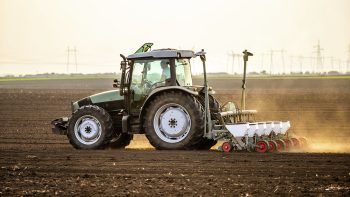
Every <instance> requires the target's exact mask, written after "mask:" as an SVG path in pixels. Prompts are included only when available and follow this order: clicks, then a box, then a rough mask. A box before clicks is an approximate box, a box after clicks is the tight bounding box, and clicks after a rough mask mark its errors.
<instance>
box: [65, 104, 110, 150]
mask: <svg viewBox="0 0 350 197" xmlns="http://www.w3.org/2000/svg"><path fill="white" fill-rule="evenodd" d="M112 131H113V121H112V119H111V117H110V115H109V114H108V113H107V112H106V111H105V110H104V109H103V108H100V107H98V106H94V105H88V106H82V107H81V108H79V109H78V110H76V111H75V112H74V113H73V115H72V118H71V119H70V120H69V124H68V134H67V136H68V139H69V142H70V143H71V144H72V145H73V147H74V148H76V149H101V148H104V147H105V146H106V144H107V143H108V142H109V141H110V140H111V134H112Z"/></svg>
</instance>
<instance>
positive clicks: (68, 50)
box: [67, 46, 78, 73]
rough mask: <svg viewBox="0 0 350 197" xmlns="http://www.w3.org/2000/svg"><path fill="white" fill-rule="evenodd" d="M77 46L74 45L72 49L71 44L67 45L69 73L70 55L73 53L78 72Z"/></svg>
mask: <svg viewBox="0 0 350 197" xmlns="http://www.w3.org/2000/svg"><path fill="white" fill-rule="evenodd" d="M77 52H78V50H77V47H75V46H74V48H73V49H71V48H70V47H69V46H68V47H67V73H69V65H70V56H71V53H72V55H73V57H74V64H75V72H76V73H78V59H77Z"/></svg>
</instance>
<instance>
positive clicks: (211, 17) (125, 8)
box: [0, 0, 350, 76]
mask: <svg viewBox="0 0 350 197" xmlns="http://www.w3.org/2000/svg"><path fill="white" fill-rule="evenodd" d="M318 41H320V45H321V47H322V48H323V50H322V56H323V58H324V59H323V64H324V66H323V67H322V68H318V67H317V65H316V63H315V62H316V60H315V57H316V53H315V51H316V48H315V46H316V45H317V42H318ZM145 42H153V43H154V45H153V48H177V49H190V50H195V51H197V50H201V49H205V51H207V60H208V63H207V64H208V68H207V69H208V71H209V72H227V71H229V72H241V71H242V70H243V68H242V66H241V64H242V59H241V58H240V59H238V58H236V59H234V62H232V58H231V57H230V56H228V54H231V53H232V52H233V53H241V52H242V51H243V50H244V49H248V50H249V51H251V52H253V53H254V54H255V56H253V57H251V59H250V60H249V63H248V71H260V70H262V69H263V70H269V69H270V70H271V69H273V71H272V72H282V64H283V69H286V70H285V71H286V72H288V71H297V70H298V69H302V70H303V69H304V71H305V70H307V69H314V70H316V71H317V70H320V69H321V70H325V69H333V70H336V69H338V65H339V67H340V65H345V64H346V63H347V62H346V61H347V58H348V54H349V45H350V1H349V0H307V1H306V0H221V1H212V0H177V1H165V0H147V1H142V0H128V1H117V0H0V76H1V75H6V74H15V75H19V74H37V73H44V72H56V73H68V72H70V73H71V72H73V73H74V72H79V73H96V72H119V62H120V60H121V59H120V57H119V54H120V53H122V54H125V55H129V54H131V53H133V52H135V51H136V50H137V49H138V48H139V47H140V46H141V45H142V44H143V43H145ZM68 47H69V48H70V49H71V50H72V49H73V48H74V47H75V48H76V50H77V53H76V55H77V64H78V66H77V67H75V58H74V55H75V54H74V53H73V52H72V51H71V52H70V58H69V60H70V64H69V65H68V68H67V54H68V52H67V49H68ZM271 50H274V52H273V55H272V58H273V63H271ZM281 50H284V54H283V55H282V53H281V52H280V51H281ZM282 61H283V62H282ZM198 63H199V61H198V60H195V61H194V64H195V65H196V66H197V68H194V69H193V71H194V72H200V71H199V69H200V68H199V67H198ZM308 64H309V65H308ZM271 66H273V67H271ZM284 67H287V68H284ZM339 69H343V70H345V69H346V68H344V66H343V67H341V68H339Z"/></svg>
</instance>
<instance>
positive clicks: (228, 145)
mask: <svg viewBox="0 0 350 197" xmlns="http://www.w3.org/2000/svg"><path fill="white" fill-rule="evenodd" d="M221 147H222V150H223V151H224V152H227V153H229V152H231V151H232V144H231V143H229V142H224V143H223V144H222V145H221Z"/></svg>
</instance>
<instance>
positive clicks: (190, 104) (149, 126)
mask: <svg viewBox="0 0 350 197" xmlns="http://www.w3.org/2000/svg"><path fill="white" fill-rule="evenodd" d="M151 46H152V43H146V44H144V45H143V46H142V47H141V48H140V49H139V50H137V51H136V52H135V53H134V54H132V55H129V56H128V57H125V56H124V55H121V57H122V59H123V60H122V61H121V64H120V65H121V70H122V74H121V80H120V81H119V80H114V84H113V87H115V88H116V89H115V90H111V91H107V92H102V93H99V94H95V95H92V96H88V97H86V98H83V99H81V100H79V101H76V102H72V116H71V117H70V118H67V117H63V118H59V119H56V120H53V121H52V124H53V125H54V128H53V129H52V130H53V132H54V133H56V134H62V135H67V136H68V139H69V141H70V143H71V144H72V145H73V146H74V147H75V148H77V149H103V148H105V147H111V148H124V147H125V146H127V145H129V143H130V141H131V140H132V139H133V134H145V135H146V137H147V139H148V140H149V142H150V143H151V144H152V146H154V147H155V148H156V149H166V150H209V149H210V148H211V147H212V146H214V145H215V144H216V143H217V141H218V140H223V141H224V143H223V144H222V146H221V147H220V149H221V150H223V151H225V152H231V151H232V150H248V151H251V150H255V151H257V152H275V151H284V150H288V149H289V148H291V147H293V146H295V147H301V145H302V144H306V140H305V139H304V138H297V137H295V135H293V134H292V133H290V132H287V130H288V129H289V128H290V122H289V121H264V122H256V120H255V114H256V113H257V111H256V110H246V109H245V89H246V84H245V83H246V79H245V76H246V63H247V61H248V57H249V56H252V55H253V54H252V53H249V52H248V51H247V50H245V51H243V54H244V55H243V60H244V74H243V85H242V99H241V109H239V108H238V107H237V105H235V104H234V102H227V103H225V104H224V105H222V106H220V104H219V102H218V101H217V100H216V99H215V98H214V97H213V93H214V91H212V89H211V88H210V87H208V85H207V77H206V65H205V63H206V56H205V52H204V50H202V51H200V52H198V53H194V52H193V51H190V50H175V49H160V50H152V51H151V50H150V48H151ZM195 57H199V58H200V59H201V61H202V63H203V76H204V83H203V85H201V86H196V85H193V84H192V74H191V64H190V60H191V58H195Z"/></svg>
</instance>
